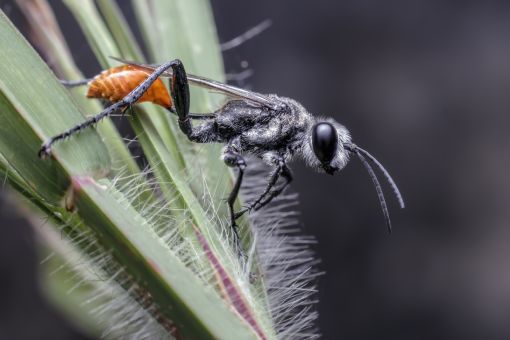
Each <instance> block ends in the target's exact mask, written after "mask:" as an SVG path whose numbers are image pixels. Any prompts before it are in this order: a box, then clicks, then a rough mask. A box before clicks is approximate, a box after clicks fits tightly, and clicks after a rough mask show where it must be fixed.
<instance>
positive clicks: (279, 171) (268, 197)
mask: <svg viewBox="0 0 510 340" xmlns="http://www.w3.org/2000/svg"><path fill="white" fill-rule="evenodd" d="M280 176H282V177H283V178H284V179H285V183H283V184H282V185H281V186H280V187H278V188H276V189H274V190H273V188H274V186H275V185H276V183H277V182H278V179H279V178H280ZM292 179H293V178H292V172H291V171H290V169H289V167H288V166H287V164H285V162H284V161H283V159H279V160H278V165H277V167H276V168H275V169H274V171H273V172H272V173H271V175H270V176H269V181H268V183H267V186H266V189H265V190H264V192H262V194H260V196H259V197H258V198H257V199H256V200H255V201H253V202H252V203H251V204H250V205H249V206H248V207H247V208H245V209H243V210H241V211H239V212H238V213H237V214H236V215H235V218H236V219H237V218H239V217H241V216H242V215H244V213H246V212H249V211H251V210H255V211H257V210H259V209H261V208H262V207H264V206H265V205H267V204H268V203H269V202H271V201H272V200H273V198H275V197H277V196H278V195H280V194H281V193H282V192H283V190H285V188H286V187H287V186H288V185H289V184H290V182H292Z"/></svg>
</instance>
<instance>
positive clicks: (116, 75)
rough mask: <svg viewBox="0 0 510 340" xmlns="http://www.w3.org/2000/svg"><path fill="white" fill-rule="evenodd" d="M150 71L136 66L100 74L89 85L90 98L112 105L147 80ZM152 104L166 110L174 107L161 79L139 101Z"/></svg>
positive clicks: (125, 66) (112, 69)
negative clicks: (102, 100)
mask: <svg viewBox="0 0 510 340" xmlns="http://www.w3.org/2000/svg"><path fill="white" fill-rule="evenodd" d="M150 74H151V73H150V71H148V70H146V69H143V68H139V67H136V66H134V65H122V66H117V67H112V68H110V69H108V70H105V71H103V72H101V73H100V74H98V75H97V76H95V77H94V79H92V81H91V82H90V83H89V90H88V92H87V97H88V98H103V99H106V100H108V101H110V102H112V103H115V102H118V101H120V100H121V99H122V98H124V97H125V96H126V95H128V94H129V92H131V91H133V90H134V89H135V88H136V87H137V86H138V85H140V83H141V82H143V81H144V80H145V79H147V78H148V77H149V75H150ZM141 102H152V103H154V104H158V105H161V106H163V107H165V108H170V107H171V106H172V99H171V98H170V94H169V93H168V90H167V88H166V87H165V85H164V84H163V81H162V80H161V78H158V79H157V80H156V81H155V82H154V83H153V84H152V85H151V87H149V89H148V90H147V91H146V92H145V93H144V95H143V96H142V97H141V98H140V99H139V100H138V101H137V103H141Z"/></svg>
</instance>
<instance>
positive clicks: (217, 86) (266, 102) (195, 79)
mask: <svg viewBox="0 0 510 340" xmlns="http://www.w3.org/2000/svg"><path fill="white" fill-rule="evenodd" d="M110 58H112V59H114V60H117V61H119V62H121V63H123V64H127V65H134V66H137V67H142V68H145V69H147V70H150V71H153V70H155V69H156V68H157V67H158V66H159V65H148V64H141V63H137V62H135V61H130V60H125V59H122V58H117V57H110ZM162 76H163V77H171V76H172V70H168V71H166V72H164V73H163V75H162ZM188 81H189V82H190V83H191V84H193V85H196V86H199V87H202V88H205V89H208V90H213V91H216V92H219V93H222V94H225V95H227V96H230V97H233V98H237V99H242V100H245V101H247V102H250V103H251V104H253V105H255V106H265V107H267V108H270V109H272V110H277V109H278V108H280V107H281V103H279V102H278V101H275V100H272V99H270V98H269V97H267V96H264V95H262V94H259V93H256V92H252V91H248V90H244V89H241V88H239V87H235V86H232V85H227V84H224V83H220V82H219V81H216V80H212V79H207V78H203V77H200V76H195V75H192V74H188Z"/></svg>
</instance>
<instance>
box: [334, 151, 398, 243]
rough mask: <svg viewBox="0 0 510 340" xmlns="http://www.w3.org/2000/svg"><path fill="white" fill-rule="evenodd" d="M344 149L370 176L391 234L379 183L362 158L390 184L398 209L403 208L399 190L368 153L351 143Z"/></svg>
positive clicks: (388, 217)
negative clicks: (375, 166)
mask: <svg viewBox="0 0 510 340" xmlns="http://www.w3.org/2000/svg"><path fill="white" fill-rule="evenodd" d="M344 148H345V149H346V150H347V151H350V152H352V153H355V154H356V155H357V156H358V158H359V159H360V161H361V163H362V164H363V166H364V167H365V169H366V170H367V172H368V175H369V176H370V179H371V180H372V182H373V183H374V186H375V191H376V192H377V197H378V198H379V203H380V204H381V209H382V211H383V214H384V220H385V221H386V226H387V227H388V231H389V232H390V233H391V220H390V214H389V211H388V205H387V204H386V199H385V198H384V193H383V191H382V188H381V184H380V183H379V179H378V178H377V175H376V174H375V171H374V169H373V168H372V166H371V165H370V163H369V162H368V161H367V159H366V158H365V157H364V155H365V156H367V157H368V158H369V159H370V160H371V161H372V162H373V163H374V164H375V165H377V167H378V168H379V170H381V172H382V173H383V175H384V177H386V180H387V181H388V183H389V184H390V186H391V188H392V189H393V193H394V194H395V196H396V198H397V200H398V203H399V205H400V208H402V209H403V208H404V207H405V204H404V199H403V197H402V194H401V193H400V190H398V187H397V185H396V184H395V181H394V180H393V178H392V177H391V175H390V174H389V172H388V171H387V170H386V169H385V168H384V166H383V165H382V164H381V163H380V162H379V161H378V160H377V159H376V158H375V157H374V156H372V155H371V154H370V153H369V152H368V151H366V150H364V149H362V148H360V147H359V146H357V145H355V144H352V143H345V144H344Z"/></svg>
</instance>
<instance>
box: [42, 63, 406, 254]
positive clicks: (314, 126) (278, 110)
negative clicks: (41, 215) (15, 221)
mask: <svg viewBox="0 0 510 340" xmlns="http://www.w3.org/2000/svg"><path fill="white" fill-rule="evenodd" d="M115 59H117V58H115ZM117 60H118V61H121V62H122V63H123V64H124V65H123V66H118V67H114V68H111V69H109V70H106V71H104V72H102V73H101V74H100V75H98V76H96V77H95V78H93V79H90V80H84V81H79V82H73V83H67V85H85V84H87V85H88V86H89V92H88V96H89V97H96V98H98V97H99V98H103V99H106V100H109V101H110V102H112V104H111V105H110V106H108V107H106V108H105V109H104V110H103V111H102V112H100V113H98V114H97V115H95V116H92V117H91V118H89V119H87V120H86V121H84V122H83V123H81V124H79V125H77V126H75V127H72V128H70V129H69V130H67V131H64V132H63V133H61V134H59V135H57V136H54V137H52V138H50V139H49V140H47V141H46V142H45V143H44V144H43V145H42V147H41V149H40V151H39V155H40V156H41V157H46V156H49V155H50V153H51V147H52V145H53V144H54V143H55V142H56V141H59V140H62V139H65V138H67V137H69V136H71V135H73V134H74V133H76V132H79V131H80V130H82V129H84V128H86V127H89V126H92V125H94V124H96V123H97V122H98V121H100V120H101V119H103V118H105V117H108V116H109V115H111V114H113V113H116V112H119V111H120V112H124V111H125V110H126V109H127V108H129V107H130V106H131V105H133V104H135V103H137V102H141V101H151V102H153V103H155V104H158V105H161V106H163V107H165V108H166V109H167V110H168V111H170V112H172V114H175V115H176V116H177V119H178V124H179V128H180V130H181V131H182V132H183V133H184V134H185V135H186V136H187V137H188V139H189V140H190V141H192V142H195V143H223V144H224V145H225V147H224V148H223V153H222V159H223V161H224V162H225V164H226V165H227V166H230V167H235V168H237V169H238V172H237V179H236V181H235V183H234V187H233V189H232V191H231V193H230V195H229V196H228V199H227V203H228V207H229V211H230V222H231V226H232V230H233V232H234V236H235V243H236V247H237V249H238V251H239V253H240V255H243V251H242V248H241V245H240V241H239V235H238V231H237V229H238V228H237V224H236V221H237V219H238V218H239V217H241V216H242V215H243V214H245V213H246V212H250V211H252V210H255V211H256V210H259V209H260V208H262V207H264V206H265V205H267V204H268V203H269V202H271V201H272V200H273V199H274V198H275V197H277V196H278V195H280V194H281V193H282V192H283V191H284V189H285V188H286V187H287V186H288V184H289V183H290V182H291V181H292V173H291V171H290V169H289V167H288V165H287V163H288V162H289V161H290V160H291V159H292V158H293V157H295V156H298V157H299V156H300V157H301V158H303V159H304V161H305V162H306V164H308V165H309V166H311V167H313V168H315V169H317V170H318V171H320V172H324V173H327V174H330V175H332V174H334V173H335V172H337V171H339V170H341V169H343V168H344V167H345V165H346V164H347V163H348V161H349V157H350V156H352V155H356V156H357V157H358V158H359V159H360V161H361V162H362V164H363V165H364V167H365V168H366V170H367V171H368V174H369V176H370V178H371V179H372V181H373V183H374V186H375V189H376V191H377V195H378V198H379V202H380V204H381V208H382V211H383V214H384V218H385V222H386V225H387V227H388V230H390V231H391V221H390V217H389V213H388V207H387V204H386V200H385V198H384V194H383V191H382V188H381V185H380V183H379V180H378V178H377V175H376V173H375V171H374V170H373V168H372V164H374V165H375V166H376V168H378V169H379V170H380V171H381V172H382V174H383V175H384V177H385V178H386V179H387V181H388V183H389V184H390V186H391V188H392V189H393V192H394V194H395V196H396V198H397V200H398V202H399V204H400V206H401V207H402V208H403V207H404V201H403V198H402V195H401V194H400V192H399V190H398V188H397V186H396V184H395V182H394V181H393V179H392V178H391V176H390V175H389V173H388V172H387V171H386V169H385V168H384V167H383V166H382V164H381V163H379V162H378V161H377V159H375V158H374V157H373V156H372V155H371V154H370V153H368V152H367V151H365V150H364V149H362V148H360V147H359V146H357V145H355V144H354V143H352V141H351V137H350V134H349V132H348V130H347V129H346V128H345V127H344V126H343V125H341V124H339V123H337V122H336V121H334V120H333V119H318V118H315V117H314V116H312V115H311V114H310V113H309V112H308V111H307V110H305V108H304V107H303V106H302V105H301V104H300V103H298V102H297V101H295V100H293V99H290V98H285V97H280V96H277V95H274V94H270V95H263V94H259V93H256V92H251V91H248V90H244V89H241V88H237V87H234V86H231V85H227V84H223V83H220V82H217V81H215V80H211V79H206V78H202V77H199V76H194V75H191V74H187V73H186V71H185V69H184V66H183V64H182V63H181V61H180V60H178V59H175V60H172V61H169V62H167V63H164V64H161V65H144V64H138V63H135V62H131V61H125V60H121V59H117ZM164 77H168V78H170V93H168V90H167V89H166V87H165V86H162V82H161V78H164ZM188 83H191V84H193V85H197V86H200V87H203V88H206V89H209V90H212V91H214V92H219V93H222V94H224V95H226V96H227V97H228V98H229V99H228V101H227V102H226V103H225V104H224V105H223V106H222V107H221V108H219V109H218V110H216V111H215V112H212V113H205V114H194V113H190V112H189V106H190V92H189V86H188ZM193 120H200V121H202V123H201V124H198V125H197V124H193V122H192V121H193ZM244 155H254V156H256V157H259V158H261V159H263V160H264V161H265V162H266V163H267V164H269V165H270V166H271V167H272V171H271V173H270V175H269V177H268V182H267V186H266V188H265V190H263V192H262V193H261V194H260V195H259V197H258V198H256V199H255V200H254V201H252V202H250V203H249V204H248V205H247V206H246V207H244V208H243V209H241V210H240V211H238V212H235V211H234V202H235V200H236V198H237V196H238V193H239V189H240V187H241V184H242V181H243V175H244V172H245V168H246V166H247V164H246V161H245V159H244ZM280 178H282V179H283V181H282V182H281V183H280V184H278V182H279V179H280Z"/></svg>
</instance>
